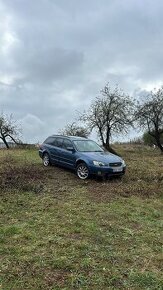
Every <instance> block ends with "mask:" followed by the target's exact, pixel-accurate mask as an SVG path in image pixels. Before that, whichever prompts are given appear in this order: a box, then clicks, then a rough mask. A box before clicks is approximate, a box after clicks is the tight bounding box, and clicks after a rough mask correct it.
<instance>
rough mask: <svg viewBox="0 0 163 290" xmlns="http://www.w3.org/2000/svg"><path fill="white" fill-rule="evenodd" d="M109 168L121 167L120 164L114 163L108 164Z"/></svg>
mask: <svg viewBox="0 0 163 290" xmlns="http://www.w3.org/2000/svg"><path fill="white" fill-rule="evenodd" d="M109 166H110V167H119V166H122V162H114V163H109Z"/></svg>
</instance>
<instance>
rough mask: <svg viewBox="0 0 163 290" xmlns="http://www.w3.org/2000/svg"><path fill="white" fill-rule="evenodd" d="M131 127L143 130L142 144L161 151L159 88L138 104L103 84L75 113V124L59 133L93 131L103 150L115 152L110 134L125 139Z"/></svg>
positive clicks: (161, 101)
mask: <svg viewBox="0 0 163 290" xmlns="http://www.w3.org/2000/svg"><path fill="white" fill-rule="evenodd" d="M78 122H82V124H84V125H81V126H80V125H79V124H80V123H78ZM131 128H132V129H137V128H140V129H141V130H143V131H144V132H145V134H144V136H143V140H144V143H145V144H149V143H150V144H155V145H156V146H158V148H159V149H160V150H161V152H163V87H161V88H160V89H158V90H156V89H155V90H153V91H151V92H150V93H149V94H148V95H147V96H145V97H144V98H142V101H138V100H133V99H132V98H131V97H130V96H129V95H127V94H125V93H124V92H123V91H122V90H121V89H119V87H118V86H116V87H115V88H114V89H111V87H110V86H109V84H107V85H106V86H105V87H104V88H103V89H102V90H101V92H100V95H99V96H98V97H97V98H95V100H93V102H92V103H91V105H90V107H89V108H88V109H87V110H86V111H84V112H83V113H80V114H79V118H78V121H77V122H73V123H72V124H68V125H67V126H66V127H65V128H64V129H63V130H61V133H62V134H65V135H78V136H84V137H88V136H89V134H90V133H91V132H92V130H93V129H95V130H96V132H97V134H98V136H99V138H100V140H101V142H102V145H103V147H105V148H106V149H107V150H108V151H110V152H113V153H115V151H114V150H113V148H112V147H111V137H112V135H114V136H115V135H119V134H121V135H122V136H123V135H124V136H126V134H127V133H128V131H129V129H131Z"/></svg>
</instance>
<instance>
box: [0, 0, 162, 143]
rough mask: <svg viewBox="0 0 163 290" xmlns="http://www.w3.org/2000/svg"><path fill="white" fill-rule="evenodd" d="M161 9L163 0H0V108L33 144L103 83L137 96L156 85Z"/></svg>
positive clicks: (159, 69)
mask: <svg viewBox="0 0 163 290" xmlns="http://www.w3.org/2000/svg"><path fill="white" fill-rule="evenodd" d="M162 11H163V2H162V1H161V0H156V1H152V0H144V1H141V0H139V1H130V0H124V1H120V0H114V1H113V0H112V1H108V0H101V1H100V0H96V1H95V0H90V1H86V0H83V1H76V0H69V1H67V0H56V1H52V0H35V1H32V0H28V1H25V0H0V19H1V23H0V35H1V37H0V108H1V110H4V111H5V112H6V113H13V114H14V116H15V118H17V119H19V120H21V121H22V126H23V128H24V129H23V133H24V138H25V140H28V139H29V140H31V141H32V140H33V141H38V140H42V139H43V138H44V137H46V135H48V134H51V133H55V132H56V131H57V130H58V129H59V128H61V127H63V126H64V125H65V124H66V123H67V122H71V121H72V120H73V118H74V116H75V112H76V110H78V111H79V110H82V109H84V108H87V107H88V106H89V104H90V102H91V100H92V99H93V98H94V97H95V96H97V95H98V94H99V91H100V89H101V88H102V87H103V86H104V85H105V83H106V82H108V81H109V82H110V84H111V85H115V84H117V83H118V84H119V85H120V87H122V88H123V89H124V91H126V92H127V93H130V94H132V95H134V96H139V94H140V95H142V94H143V92H146V90H150V89H152V88H153V87H155V86H159V85H160V84H161V82H162V78H163V71H162V65H163V57H162V44H163V32H162V24H163V19H162ZM31 120H32V121H31ZM31 123H33V124H35V126H33V127H32V126H31ZM33 132H35V134H34V133H33Z"/></svg>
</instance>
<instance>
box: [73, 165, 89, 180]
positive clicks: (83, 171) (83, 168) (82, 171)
mask: <svg viewBox="0 0 163 290" xmlns="http://www.w3.org/2000/svg"><path fill="white" fill-rule="evenodd" d="M76 173H77V176H78V177H79V178H80V179H83V180H84V179H87V178H88V177H89V169H88V167H87V165H86V164H85V163H80V164H79V165H78V166H77V169H76Z"/></svg>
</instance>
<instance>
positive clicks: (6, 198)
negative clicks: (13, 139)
mask: <svg viewBox="0 0 163 290" xmlns="http://www.w3.org/2000/svg"><path fill="white" fill-rule="evenodd" d="M116 149H117V150H118V151H119V152H120V154H121V155H122V156H123V158H124V159H125V160H126V163H127V165H128V168H127V173H126V175H125V176H124V177H123V178H122V180H121V179H115V180H114V179H113V180H107V181H104V182H102V181H101V180H97V179H89V180H88V181H81V180H79V179H78V178H77V177H76V175H75V174H74V173H73V172H71V171H68V170H65V169H62V168H59V167H49V168H43V166H42V164H41V160H40V159H39V157H38V152H37V151H36V150H28V149H27V150H23V149H22V150H16V149H15V150H11V151H7V150H1V151H0V197H1V205H0V213H1V216H0V218H1V228H0V243H1V247H0V249H1V250H0V251H1V252H0V259H1V261H0V268H1V269H0V275H1V286H0V289H1V290H9V289H12V290H19V289H22V290H25V289H34V290H35V289H44V290H46V289H48V290H49V289H51V290H52V289H56V290H57V289H93V290H95V289H99V290H103V289H157V290H158V289H159V290H161V289H163V282H162V270H163V269H162V265H163V259H162V258H163V257H162V252H161V250H162V241H163V238H162V237H161V235H162V228H163V203H162V201H163V198H162V196H163V195H162V194H163V156H161V155H160V153H159V151H157V150H153V149H150V148H147V147H144V148H143V147H139V146H137V147H133V146H126V147H125V146H122V147H120V146H119V147H117V148H116Z"/></svg>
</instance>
